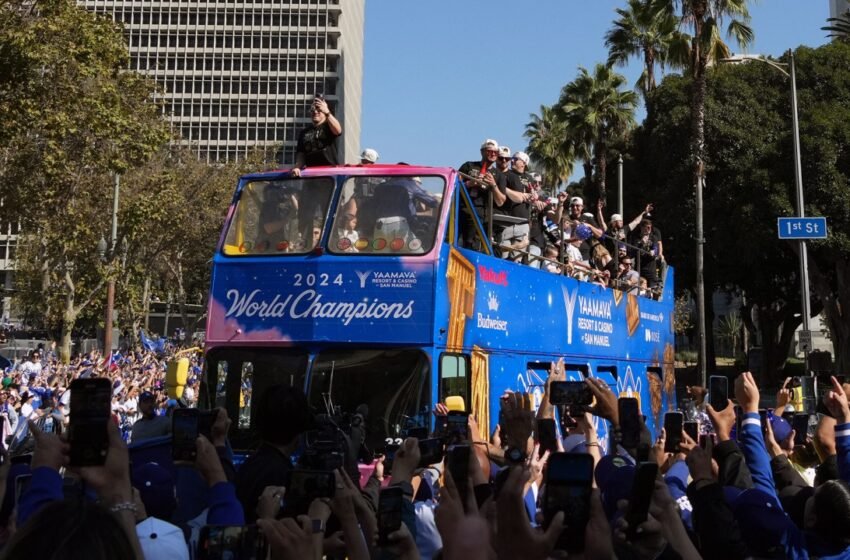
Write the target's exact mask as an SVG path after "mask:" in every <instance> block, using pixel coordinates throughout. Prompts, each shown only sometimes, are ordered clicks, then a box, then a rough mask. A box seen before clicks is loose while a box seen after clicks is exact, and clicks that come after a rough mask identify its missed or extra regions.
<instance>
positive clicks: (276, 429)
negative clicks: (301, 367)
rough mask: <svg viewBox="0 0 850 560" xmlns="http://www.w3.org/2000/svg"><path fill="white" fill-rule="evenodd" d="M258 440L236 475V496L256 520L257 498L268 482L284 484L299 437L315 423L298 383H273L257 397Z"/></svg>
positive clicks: (247, 516)
mask: <svg viewBox="0 0 850 560" xmlns="http://www.w3.org/2000/svg"><path fill="white" fill-rule="evenodd" d="M254 421H255V423H256V428H257V432H258V433H259V436H260V439H261V443H260V446H259V448H257V450H256V451H255V452H254V453H253V454H252V455H251V456H250V457H248V459H247V460H246V461H245V463H244V464H243V465H242V467H241V468H240V469H239V472H238V473H237V475H236V497H237V498H239V501H240V502H241V503H242V507H243V509H244V510H245V520H246V522H247V523H254V522H255V521H256V520H257V512H256V510H257V501H258V500H259V498H260V495H261V494H262V493H263V490H264V489H265V488H266V487H267V486H286V485H287V484H288V483H289V473H290V472H292V469H293V464H292V459H291V458H290V457H291V455H292V454H293V453H294V452H295V450H296V448H297V447H298V438H299V436H300V435H301V434H303V433H304V432H306V431H308V430H310V429H311V428H313V426H314V425H315V419H314V418H313V414H312V413H311V412H310V406H309V404H308V403H307V397H306V396H305V395H304V392H303V391H301V390H300V389H298V388H297V387H288V386H285V385H274V386H272V387H269V388H268V389H267V390H266V391H265V392H264V393H263V394H262V395H261V396H260V399H259V403H258V405H257V410H256V412H255V415H254Z"/></svg>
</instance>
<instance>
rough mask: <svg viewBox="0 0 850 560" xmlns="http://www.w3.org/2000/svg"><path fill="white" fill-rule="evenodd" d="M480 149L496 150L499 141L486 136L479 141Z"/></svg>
mask: <svg viewBox="0 0 850 560" xmlns="http://www.w3.org/2000/svg"><path fill="white" fill-rule="evenodd" d="M481 149H482V150H498V149H499V143H498V142H496V141H495V140H493V139H492V138H488V139H486V140H484V141H483V142H482V143H481Z"/></svg>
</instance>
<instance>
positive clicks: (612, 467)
mask: <svg viewBox="0 0 850 560" xmlns="http://www.w3.org/2000/svg"><path fill="white" fill-rule="evenodd" d="M635 472H636V469H635V466H634V464H633V463H632V462H631V461H630V460H629V459H628V458H627V457H624V456H622V455H606V456H604V457H602V459H600V460H599V464H597V465H596V472H595V476H596V484H598V485H599V491H600V493H601V494H602V506H603V508H604V509H605V515H606V516H607V517H608V519H612V518H613V517H614V515H615V514H616V513H617V502H618V501H620V500H627V499H628V498H629V496H630V495H631V492H632V483H633V482H634V478H635Z"/></svg>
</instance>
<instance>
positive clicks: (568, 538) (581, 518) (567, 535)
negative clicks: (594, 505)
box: [543, 453, 593, 552]
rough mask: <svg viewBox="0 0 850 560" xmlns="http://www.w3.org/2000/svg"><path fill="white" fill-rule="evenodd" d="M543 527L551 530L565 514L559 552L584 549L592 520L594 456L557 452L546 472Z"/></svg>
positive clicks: (550, 460)
mask: <svg viewBox="0 0 850 560" xmlns="http://www.w3.org/2000/svg"><path fill="white" fill-rule="evenodd" d="M545 476H546V486H545V489H544V493H545V494H544V502H543V526H544V527H545V528H547V529H548V527H549V525H550V524H551V523H552V519H554V517H555V515H556V514H557V513H558V512H563V514H564V530H563V531H562V532H561V535H560V536H559V537H558V542H557V543H556V545H555V548H556V550H566V551H567V552H580V551H582V550H584V532H585V528H586V526H587V523H588V521H589V520H590V498H591V491H592V486H593V457H592V456H591V455H589V454H587V453H554V454H552V455H550V456H549V464H548V466H547V469H546V475H545Z"/></svg>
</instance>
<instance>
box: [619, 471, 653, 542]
mask: <svg viewBox="0 0 850 560" xmlns="http://www.w3.org/2000/svg"><path fill="white" fill-rule="evenodd" d="M657 476H658V464H657V463H655V462H654V461H648V462H645V463H641V464H640V465H638V468H637V472H636V473H635V478H634V482H632V493H631V497H630V498H629V509H628V510H627V512H626V522H627V523H628V524H629V528H628V533H629V538H630V539H634V538H635V537H636V536H637V528H638V526H640V524H641V523H643V522H645V521H646V518H647V515H648V514H649V506H650V504H651V503H652V493H653V492H654V491H655V479H656V477H657Z"/></svg>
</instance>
